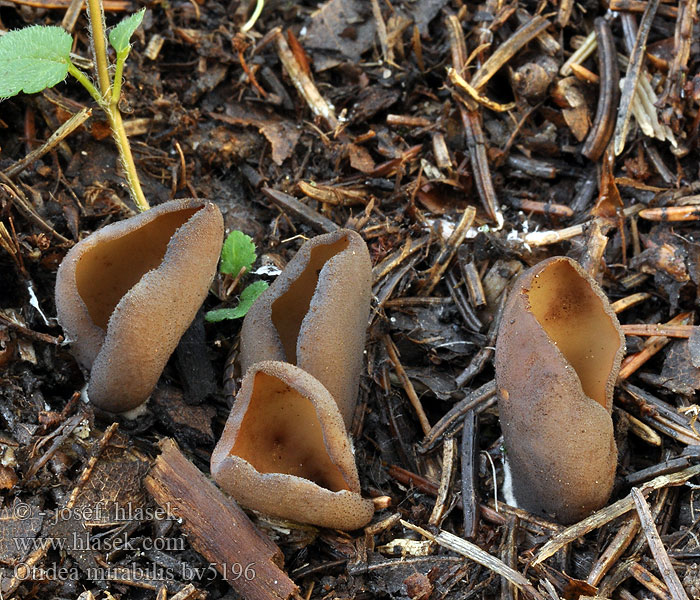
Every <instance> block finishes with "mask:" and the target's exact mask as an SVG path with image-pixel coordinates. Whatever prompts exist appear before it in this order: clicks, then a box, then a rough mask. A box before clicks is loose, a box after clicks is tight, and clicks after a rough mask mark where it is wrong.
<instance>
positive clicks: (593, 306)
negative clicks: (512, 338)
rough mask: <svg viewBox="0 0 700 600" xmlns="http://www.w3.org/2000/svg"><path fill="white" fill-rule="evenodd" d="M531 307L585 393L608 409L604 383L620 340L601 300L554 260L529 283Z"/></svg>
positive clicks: (577, 275)
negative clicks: (577, 377)
mask: <svg viewBox="0 0 700 600" xmlns="http://www.w3.org/2000/svg"><path fill="white" fill-rule="evenodd" d="M528 299H529V301H530V307H531V310H532V312H533V314H534V315H535V317H536V318H537V320H538V321H539V323H540V325H541V326H542V328H543V329H544V330H545V331H546V332H547V335H548V336H549V337H550V338H551V339H552V341H553V342H554V343H555V344H556V345H557V347H558V348H559V350H560V351H561V353H562V354H563V355H564V357H565V358H566V360H567V361H568V362H569V363H570V364H571V365H572V366H573V368H574V369H575V370H576V373H577V374H578V376H579V379H580V380H581V384H582V386H583V391H584V392H585V394H586V395H587V396H588V397H589V398H592V399H593V400H595V401H596V402H598V403H600V404H602V405H603V406H605V407H606V408H609V407H608V406H607V402H608V400H607V399H606V382H607V378H608V376H609V374H610V369H611V368H612V363H613V360H614V358H615V354H616V353H617V351H618V348H619V346H620V336H619V334H618V332H617V330H616V328H615V326H614V324H613V322H612V320H611V318H610V317H609V316H608V315H607V314H606V313H605V311H604V308H603V303H602V301H601V299H600V297H599V296H598V295H597V294H596V293H595V292H594V291H593V290H592V289H591V286H590V285H589V283H588V282H587V281H586V280H585V279H584V278H583V277H581V275H579V274H578V273H577V272H576V270H575V269H574V268H573V267H572V266H571V265H570V264H568V263H567V262H566V261H563V260H562V261H556V262H553V263H552V264H551V265H549V266H548V267H546V268H545V269H544V270H543V271H542V272H541V273H540V274H539V275H538V276H536V277H535V278H534V279H533V283H532V286H531V288H530V290H529V291H528Z"/></svg>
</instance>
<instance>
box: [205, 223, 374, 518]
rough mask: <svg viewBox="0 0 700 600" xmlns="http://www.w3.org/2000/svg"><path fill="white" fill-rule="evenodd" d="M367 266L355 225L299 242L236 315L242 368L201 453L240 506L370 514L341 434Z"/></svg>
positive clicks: (356, 363) (352, 399)
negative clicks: (224, 414) (210, 444)
mask: <svg viewBox="0 0 700 600" xmlns="http://www.w3.org/2000/svg"><path fill="white" fill-rule="evenodd" d="M371 274H372V270H371V262H370V258H369V252H368V250H367V246H366V245H365V243H364V241H363V240H362V238H361V237H360V236H359V235H358V234H357V233H355V232H354V231H349V230H342V229H341V230H338V231H336V232H333V233H329V234H326V235H321V236H318V237H315V238H313V239H311V240H309V241H307V242H306V243H304V244H303V245H302V247H301V249H300V250H299V252H298V253H297V254H296V256H294V258H293V259H292V260H291V261H290V262H289V264H288V265H287V266H286V268H285V269H284V271H282V273H281V274H280V275H279V276H278V277H277V279H276V280H275V281H274V282H273V283H272V285H271V286H270V287H269V288H268V289H267V290H266V291H265V292H264V293H263V294H262V295H261V296H260V297H259V298H258V299H257V300H256V301H255V303H254V304H253V306H252V307H251V309H250V311H249V312H248V314H247V315H246V317H245V319H244V321H243V326H242V329H241V352H240V358H241V367H242V370H243V372H244V374H245V376H244V378H243V382H242V384H241V389H240V391H239V393H238V395H237V396H236V400H235V402H234V405H233V408H232V409H231V414H230V416H229V418H228V421H227V423H226V428H225V429H224V433H223V434H222V436H221V439H220V440H219V443H218V444H217V446H216V448H215V449H214V453H213V454H212V458H211V472H212V475H213V476H214V479H215V480H216V481H217V483H218V484H219V485H220V486H221V487H222V488H223V489H224V490H226V491H227V492H229V493H230V494H231V495H232V496H233V497H234V498H235V499H236V500H237V501H238V502H240V503H241V504H243V505H244V506H246V507H248V508H252V509H254V510H257V511H260V512H262V513H265V514H268V515H272V516H276V517H281V518H285V519H289V520H292V521H299V522H302V523H310V524H313V525H319V526H323V527H333V528H336V529H344V530H351V529H357V528H358V527H362V526H363V525H366V524H367V523H368V522H369V520H370V519H371V518H372V514H373V512H374V506H373V503H372V501H371V500H367V499H364V498H362V496H361V495H360V482H359V479H358V476H357V467H356V466H355V457H354V456H353V453H352V447H351V443H350V438H349V437H348V434H347V428H348V427H349V425H350V423H351V421H352V416H353V412H354V409H355V404H356V402H357V390H358V384H359V377H360V370H361V367H362V355H363V352H364V345H365V332H366V329H367V319H368V317H369V305H370V281H371Z"/></svg>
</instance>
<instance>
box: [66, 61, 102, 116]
mask: <svg viewBox="0 0 700 600" xmlns="http://www.w3.org/2000/svg"><path fill="white" fill-rule="evenodd" d="M68 72H69V73H70V74H71V75H72V76H73V77H75V78H76V79H77V80H78V81H79V82H80V83H81V84H82V86H83V87H84V88H85V89H86V90H87V91H88V92H89V93H90V95H91V96H92V99H93V100H94V101H95V102H97V104H98V105H99V106H100V108H102V109H104V100H103V99H102V96H100V92H99V91H97V88H96V87H95V86H94V85H92V82H91V81H90V79H89V78H88V76H87V75H86V74H85V73H83V72H82V71H81V70H80V69H79V68H78V67H76V66H75V65H74V64H73V63H72V62H69V63H68Z"/></svg>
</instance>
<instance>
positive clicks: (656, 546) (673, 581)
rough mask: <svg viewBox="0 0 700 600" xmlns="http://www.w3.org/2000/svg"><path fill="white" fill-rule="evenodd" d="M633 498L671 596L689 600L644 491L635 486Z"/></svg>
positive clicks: (677, 599) (674, 598) (632, 492)
mask: <svg viewBox="0 0 700 600" xmlns="http://www.w3.org/2000/svg"><path fill="white" fill-rule="evenodd" d="M630 493H631V495H632V498H633V499H634V504H635V506H636V507H637V514H638V515H639V521H640V522H641V524H642V531H644V535H645V536H646V538H647V542H648V543H649V549H650V550H651V553H652V555H653V556H654V560H655V561H656V564H657V566H658V567H659V571H660V572H661V577H663V580H664V581H665V582H666V585H667V586H668V590H669V592H671V597H672V598H673V600H689V598H688V594H686V593H685V590H684V589H683V586H682V585H681V581H680V579H678V574H677V573H676V571H675V569H674V568H673V565H672V564H671V560H670V559H669V557H668V554H667V553H666V549H665V548H664V545H663V542H662V541H661V538H659V532H658V531H656V525H655V524H654V519H653V518H652V516H651V512H650V511H649V505H648V504H647V501H646V500H645V499H644V496H643V495H642V492H641V491H640V490H639V489H638V488H635V487H633V488H632V490H631V491H630Z"/></svg>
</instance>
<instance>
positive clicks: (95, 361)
mask: <svg viewBox="0 0 700 600" xmlns="http://www.w3.org/2000/svg"><path fill="white" fill-rule="evenodd" d="M222 239H223V219H222V217H221V213H220V212H219V209H218V208H217V207H216V206H215V205H214V204H212V203H211V202H206V201H202V200H195V199H187V200H173V201H171V202H166V203H164V204H161V205H159V206H156V207H154V208H152V209H150V210H148V211H146V212H144V213H141V214H139V215H136V216H134V217H131V218H129V219H125V220H124V221H120V222H118V223H113V224H110V225H107V226H106V227H103V228H102V229H99V230H98V231H95V232H94V233H93V234H91V235H89V236H88V237H86V238H85V239H84V240H82V241H81V242H79V243H78V244H76V245H75V246H74V247H73V248H71V250H70V251H69V252H68V254H67V255H66V257H65V259H64V260H63V262H62V263H61V266H60V267H59V269H58V274H57V277H56V310H57V313H58V320H59V322H60V323H61V325H62V326H63V329H64V331H65V333H66V337H67V338H68V339H69V340H70V341H71V342H72V352H73V354H74V355H75V357H76V359H77V361H78V363H79V364H80V366H81V367H82V368H83V369H85V370H86V371H90V379H89V383H88V397H89V398H90V401H91V402H93V403H94V404H95V405H96V406H99V407H100V408H102V409H104V410H107V411H110V412H125V411H128V410H130V409H132V408H135V407H136V406H138V405H140V404H141V403H143V402H145V401H146V400H147V398H148V396H149V395H150V393H151V392H152V390H153V388H154V387H155V385H156V383H157V381H158V378H159V377H160V374H161V372H162V371H163V368H164V367H165V364H166V362H167V361H168V358H169V357H170V355H171V354H172V352H173V351H174V350H175V347H176V346H177V343H178V341H179V340H180V337H181V336H182V334H183V333H184V332H185V330H186V329H187V327H188V326H189V325H190V323H191V322H192V320H193V319H194V317H195V315H196V313H197V310H198V309H199V307H200V306H201V304H202V302H203V301H204V299H205V297H206V295H207V293H208V290H209V285H210V284H211V281H212V279H213V278H214V274H215V272H216V264H217V261H218V258H219V253H220V251H221V242H222Z"/></svg>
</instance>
